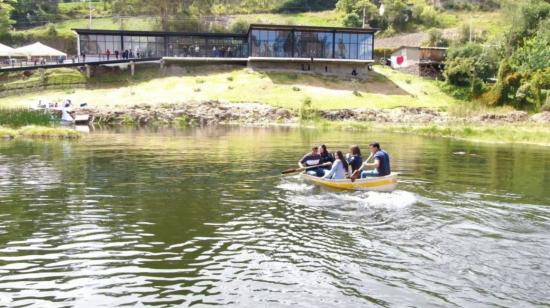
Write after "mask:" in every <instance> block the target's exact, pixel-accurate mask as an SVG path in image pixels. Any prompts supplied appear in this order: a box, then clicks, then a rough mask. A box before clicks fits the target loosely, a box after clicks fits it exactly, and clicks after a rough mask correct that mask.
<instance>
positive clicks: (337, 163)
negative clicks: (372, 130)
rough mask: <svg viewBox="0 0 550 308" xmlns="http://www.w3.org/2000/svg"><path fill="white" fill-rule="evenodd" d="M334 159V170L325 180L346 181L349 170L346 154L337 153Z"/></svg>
mask: <svg viewBox="0 0 550 308" xmlns="http://www.w3.org/2000/svg"><path fill="white" fill-rule="evenodd" d="M334 158H335V160H334V162H333V163H332V168H331V169H330V171H329V172H328V173H327V174H326V175H325V176H324V177H323V178H325V179H332V180H341V179H345V178H346V170H348V162H347V161H346V159H345V158H344V154H342V151H337V152H336V153H334Z"/></svg>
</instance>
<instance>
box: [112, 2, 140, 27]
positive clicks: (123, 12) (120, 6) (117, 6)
mask: <svg viewBox="0 0 550 308" xmlns="http://www.w3.org/2000/svg"><path fill="white" fill-rule="evenodd" d="M135 5H136V3H135V0H114V1H113V2H112V12H113V17H114V16H117V17H118V19H119V21H120V30H124V17H125V16H129V15H133V14H134V13H135Z"/></svg>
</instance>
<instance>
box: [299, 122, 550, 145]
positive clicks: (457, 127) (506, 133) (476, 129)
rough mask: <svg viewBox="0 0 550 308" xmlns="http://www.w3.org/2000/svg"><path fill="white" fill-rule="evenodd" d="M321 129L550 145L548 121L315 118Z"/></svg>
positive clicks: (316, 124) (483, 141)
mask: <svg viewBox="0 0 550 308" xmlns="http://www.w3.org/2000/svg"><path fill="white" fill-rule="evenodd" d="M310 125H312V126H314V127H319V128H340V129H355V130H365V131H375V132H380V131H387V132H393V133H403V134H412V135H421V136H428V137H443V138H452V139H460V140H467V141H472V142H482V143H518V144H534V145H541V146H550V125H548V124H535V123H532V124H529V123H522V124H520V125H518V124H393V123H379V124H377V123H373V122H353V121H327V120H317V121H312V122H311V123H310Z"/></svg>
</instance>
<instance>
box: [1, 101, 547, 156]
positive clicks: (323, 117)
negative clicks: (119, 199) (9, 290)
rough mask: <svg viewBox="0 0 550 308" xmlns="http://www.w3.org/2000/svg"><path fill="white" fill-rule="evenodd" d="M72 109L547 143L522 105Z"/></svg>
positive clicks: (136, 122) (8, 132) (124, 116)
mask: <svg viewBox="0 0 550 308" xmlns="http://www.w3.org/2000/svg"><path fill="white" fill-rule="evenodd" d="M75 111H76V113H77V114H89V115H91V116H92V118H93V119H94V120H93V122H92V123H91V124H92V125H97V126H107V127H109V126H110V127H117V126H138V127H158V126H175V127H207V126H216V125H239V126H250V127H269V126H284V127H309V128H313V129H327V128H338V129H343V130H350V129H352V130H362V131H380V132H390V133H401V134H412V135H419V136H429V137H441V138H450V139H456V140H464V141H470V142H483V143H495V144H532V145H538V146H550V112H541V113H538V114H535V115H529V114H528V113H527V112H524V111H510V112H504V113H503V112H501V113H495V112H480V113H478V114H476V115H474V116H471V117H468V118H466V117H456V116H451V115H449V113H448V112H444V111H437V110H433V109H429V108H408V107H399V108H394V109H366V108H364V109H337V110H316V109H313V108H305V107H304V106H302V108H300V109H299V110H291V109H286V108H281V107H274V106H271V105H267V104H261V103H245V102H243V103H230V102H219V101H203V102H184V103H166V104H156V105H152V104H151V105H149V104H137V105H130V106H123V107H122V106H119V107H96V108H78V109H76V110H75ZM0 137H2V138H3V139H15V138H43V139H46V138H49V139H54V138H58V139H76V138H79V137H80V133H79V132H77V131H76V130H74V129H70V128H66V127H57V126H54V127H49V126H26V127H22V128H19V129H11V128H7V127H2V126H0Z"/></svg>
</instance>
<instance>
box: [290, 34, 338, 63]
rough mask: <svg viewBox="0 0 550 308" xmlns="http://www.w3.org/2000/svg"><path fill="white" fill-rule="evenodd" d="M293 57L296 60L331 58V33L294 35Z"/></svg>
mask: <svg viewBox="0 0 550 308" xmlns="http://www.w3.org/2000/svg"><path fill="white" fill-rule="evenodd" d="M294 42H295V43H294V44H295V47H294V48H295V50H294V56H295V57H298V58H332V44H333V33H332V32H306V31H296V32H295V33H294Z"/></svg>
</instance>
